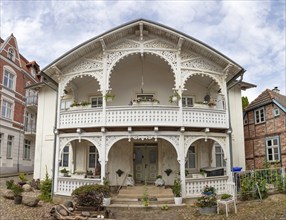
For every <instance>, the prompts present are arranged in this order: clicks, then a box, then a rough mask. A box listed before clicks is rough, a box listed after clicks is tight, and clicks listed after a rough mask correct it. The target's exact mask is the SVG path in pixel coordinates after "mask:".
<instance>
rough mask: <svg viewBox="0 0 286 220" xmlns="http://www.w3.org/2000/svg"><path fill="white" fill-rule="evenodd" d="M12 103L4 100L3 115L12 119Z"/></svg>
mask: <svg viewBox="0 0 286 220" xmlns="http://www.w3.org/2000/svg"><path fill="white" fill-rule="evenodd" d="M12 106H13V105H12V103H10V102H8V101H6V100H3V102H2V116H3V117H4V118H8V119H12Z"/></svg>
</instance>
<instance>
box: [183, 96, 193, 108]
mask: <svg viewBox="0 0 286 220" xmlns="http://www.w3.org/2000/svg"><path fill="white" fill-rule="evenodd" d="M188 99H191V100H192V102H191V104H190V105H188ZM184 100H185V101H184ZM194 103H195V97H194V96H190V95H184V96H182V106H183V107H194Z"/></svg>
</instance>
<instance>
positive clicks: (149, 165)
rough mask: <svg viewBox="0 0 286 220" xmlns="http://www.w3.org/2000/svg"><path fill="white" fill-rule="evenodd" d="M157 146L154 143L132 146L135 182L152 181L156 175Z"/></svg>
mask: <svg viewBox="0 0 286 220" xmlns="http://www.w3.org/2000/svg"><path fill="white" fill-rule="evenodd" d="M157 162H158V147H157V145H155V144H142V145H135V146H134V168H135V175H134V177H135V182H136V183H144V182H145V181H146V182H147V183H150V182H154V181H155V180H156V177H157V167H158V165H157Z"/></svg>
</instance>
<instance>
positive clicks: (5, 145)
mask: <svg viewBox="0 0 286 220" xmlns="http://www.w3.org/2000/svg"><path fill="white" fill-rule="evenodd" d="M0 60H1V62H0V100H1V101H0V105H1V106H0V109H1V113H0V117H1V123H0V173H1V175H3V174H7V173H17V172H32V171H33V168H34V153H35V137H36V118H37V92H36V91H34V90H26V89H25V87H26V86H28V85H30V84H34V83H36V82H38V77H37V72H38V71H39V66H38V64H37V63H36V62H35V61H31V62H29V61H28V60H27V59H26V58H25V57H24V56H22V55H21V54H20V52H19V48H18V45H17V40H16V38H15V37H14V36H13V34H12V35H10V36H9V37H8V38H7V39H6V40H3V39H1V38H0Z"/></svg>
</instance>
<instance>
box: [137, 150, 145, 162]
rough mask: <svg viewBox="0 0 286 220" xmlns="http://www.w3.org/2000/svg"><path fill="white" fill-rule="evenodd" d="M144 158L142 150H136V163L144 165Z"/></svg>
mask: <svg viewBox="0 0 286 220" xmlns="http://www.w3.org/2000/svg"><path fill="white" fill-rule="evenodd" d="M142 158H143V155H142V152H141V150H140V149H136V150H135V163H137V164H138V163H142Z"/></svg>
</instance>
